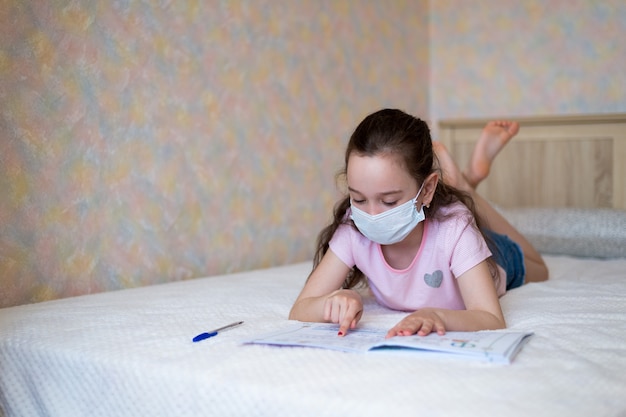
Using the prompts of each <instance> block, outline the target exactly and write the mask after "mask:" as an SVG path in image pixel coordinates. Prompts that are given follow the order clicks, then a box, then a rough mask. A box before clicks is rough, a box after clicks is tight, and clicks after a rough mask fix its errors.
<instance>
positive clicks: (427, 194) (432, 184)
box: [422, 172, 439, 208]
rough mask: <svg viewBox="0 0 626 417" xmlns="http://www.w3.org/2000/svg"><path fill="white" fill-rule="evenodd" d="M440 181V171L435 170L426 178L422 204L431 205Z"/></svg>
mask: <svg viewBox="0 0 626 417" xmlns="http://www.w3.org/2000/svg"><path fill="white" fill-rule="evenodd" d="M438 182H439V173H437V172H433V173H432V174H430V175H429V176H428V177H426V179H425V180H424V191H423V197H422V204H423V205H425V206H426V207H427V208H428V207H430V202H431V201H433V196H434V195H435V190H436V189H437V183H438Z"/></svg>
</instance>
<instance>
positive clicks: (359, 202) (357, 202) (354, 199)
mask: <svg viewBox="0 0 626 417" xmlns="http://www.w3.org/2000/svg"><path fill="white" fill-rule="evenodd" d="M352 202H353V203H354V204H363V203H365V200H357V199H356V198H353V199H352Z"/></svg>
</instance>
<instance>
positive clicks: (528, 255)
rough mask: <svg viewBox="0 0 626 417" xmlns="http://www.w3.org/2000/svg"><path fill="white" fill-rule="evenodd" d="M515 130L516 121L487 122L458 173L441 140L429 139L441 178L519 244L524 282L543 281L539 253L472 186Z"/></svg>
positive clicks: (498, 230) (544, 275)
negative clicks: (463, 169) (467, 194)
mask: <svg viewBox="0 0 626 417" xmlns="http://www.w3.org/2000/svg"><path fill="white" fill-rule="evenodd" d="M518 130H519V126H517V123H512V122H490V123H488V124H487V126H486V127H485V129H484V130H483V133H482V135H481V137H480V138H479V141H478V143H477V144H476V148H475V149H474V152H473V154H472V160H471V161H470V164H469V165H468V167H467V168H466V170H465V172H464V173H461V171H460V170H459V168H458V167H457V165H456V163H455V162H454V160H453V159H452V157H451V156H450V154H449V153H448V150H447V149H446V147H445V146H444V145H443V144H442V143H440V142H433V147H434V150H435V154H436V155H437V159H438V160H439V164H440V168H441V170H442V171H443V178H444V181H445V182H446V183H447V184H449V185H451V186H453V187H456V188H458V189H460V190H463V191H466V192H468V193H469V194H470V195H471V196H472V198H473V199H474V203H475V204H476V210H477V212H478V215H479V216H480V217H481V219H483V220H484V222H485V223H486V224H487V226H488V227H489V229H491V230H492V231H494V232H496V233H499V234H502V235H507V236H508V237H509V238H510V239H511V240H513V241H514V242H515V243H517V244H518V245H519V246H520V247H521V249H522V252H523V253H524V264H525V267H526V282H531V281H545V280H547V279H548V268H547V266H546V264H545V262H544V261H543V258H542V257H541V255H540V254H539V252H537V250H536V249H535V248H534V247H533V245H532V244H531V243H530V242H529V241H528V240H527V239H526V238H525V237H524V236H523V235H522V234H521V233H520V232H519V231H518V230H517V229H515V227H513V225H511V224H510V223H509V222H508V221H507V220H506V219H505V218H504V217H503V216H502V215H501V214H500V213H499V212H498V211H497V210H496V209H495V208H493V206H492V205H491V204H490V203H489V202H488V201H487V200H485V199H484V198H483V197H482V196H480V194H478V193H477V192H476V189H475V187H476V185H478V184H479V183H480V181H482V180H483V179H484V178H485V177H486V176H487V175H488V173H489V169H490V168H491V162H492V161H493V159H494V158H495V156H496V155H497V154H498V152H499V151H500V150H501V149H502V148H503V147H504V145H505V144H506V143H507V142H508V141H509V140H510V139H511V138H512V137H513V136H515V134H516V133H517V131H518ZM476 168H477V169H476ZM467 175H469V176H470V177H471V178H472V182H470V181H469V180H468V178H467V177H466V176H467Z"/></svg>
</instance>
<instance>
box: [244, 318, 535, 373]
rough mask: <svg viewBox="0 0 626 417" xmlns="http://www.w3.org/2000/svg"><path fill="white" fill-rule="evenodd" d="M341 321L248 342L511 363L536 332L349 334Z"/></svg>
mask: <svg viewBox="0 0 626 417" xmlns="http://www.w3.org/2000/svg"><path fill="white" fill-rule="evenodd" d="M338 329H339V326H338V325H337V324H325V323H300V324H298V325H296V326H295V327H292V328H290V329H287V330H281V331H278V332H274V333H271V334H268V335H264V336H260V337H257V338H255V339H252V340H248V341H246V343H255V344H268V345H278V346H302V347H316V348H323V349H333V350H340V351H344V352H367V351H371V350H378V349H384V348H386V349H392V348H396V349H397V348H404V349H411V350H414V351H416V352H417V351H419V352H429V353H432V352H436V353H439V354H447V355H457V356H459V357H465V358H468V359H477V360H483V361H489V362H503V363H510V362H511V360H512V358H513V357H514V356H515V354H516V353H517V352H518V351H519V349H521V347H522V346H523V344H524V343H525V342H526V341H527V340H528V337H529V336H531V335H532V333H530V332H513V331H481V332H447V333H446V334H445V335H438V334H436V333H431V334H429V335H428V336H418V335H413V336H396V337H392V338H389V339H385V335H386V334H387V330H384V329H376V328H358V329H355V330H350V331H349V332H348V334H347V335H345V336H343V337H340V336H338V335H337V331H338Z"/></svg>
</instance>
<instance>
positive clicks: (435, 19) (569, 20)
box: [429, 0, 626, 120]
mask: <svg viewBox="0 0 626 417" xmlns="http://www.w3.org/2000/svg"><path fill="white" fill-rule="evenodd" d="M430 26H431V32H430V35H431V36H430V39H431V44H430V46H431V48H430V53H431V68H432V72H431V74H432V76H431V96H430V97H431V100H430V104H429V110H430V114H431V119H433V120H435V119H441V118H451V117H454V118H457V117H493V116H498V115H500V116H502V115H503V116H528V115H551V114H552V115H554V114H581V113H614V112H624V111H626V71H624V68H626V42H624V36H625V34H626V1H624V0H550V1H543V0H522V1H519V0H504V1H503V0H481V1H465V0H437V1H431V2H430Z"/></svg>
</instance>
